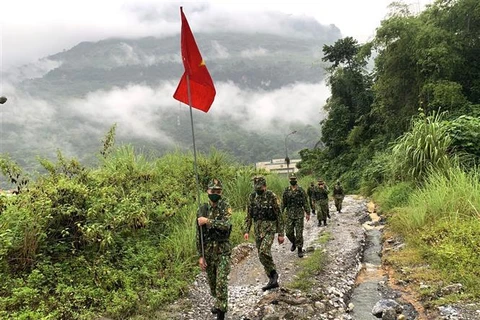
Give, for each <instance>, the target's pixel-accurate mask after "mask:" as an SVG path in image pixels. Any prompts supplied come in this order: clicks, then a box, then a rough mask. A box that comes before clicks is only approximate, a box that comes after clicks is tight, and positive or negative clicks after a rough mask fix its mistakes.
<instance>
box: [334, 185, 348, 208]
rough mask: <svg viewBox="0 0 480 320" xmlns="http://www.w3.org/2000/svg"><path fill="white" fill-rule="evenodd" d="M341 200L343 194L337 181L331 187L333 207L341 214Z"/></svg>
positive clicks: (343, 196)
mask: <svg viewBox="0 0 480 320" xmlns="http://www.w3.org/2000/svg"><path fill="white" fill-rule="evenodd" d="M343 198H345V192H344V191H343V187H342V186H341V185H340V181H337V184H336V185H335V186H334V187H333V199H334V201H335V207H336V208H337V211H338V212H339V213H340V212H342V202H343Z"/></svg>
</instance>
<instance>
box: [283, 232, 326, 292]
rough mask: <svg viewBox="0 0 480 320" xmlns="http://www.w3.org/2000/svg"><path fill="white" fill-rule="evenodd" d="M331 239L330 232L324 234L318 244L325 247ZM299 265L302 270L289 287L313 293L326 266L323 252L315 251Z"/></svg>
mask: <svg viewBox="0 0 480 320" xmlns="http://www.w3.org/2000/svg"><path fill="white" fill-rule="evenodd" d="M330 237H331V235H330V234H329V233H328V232H326V233H323V234H322V235H321V236H320V238H318V240H317V243H319V244H320V245H324V244H326V243H327V242H328V240H329V239H330ZM299 265H300V270H299V271H298V272H297V277H296V278H295V280H293V281H292V282H290V283H289V284H288V285H287V286H288V287H289V288H291V289H298V290H301V291H304V292H311V290H312V289H313V287H314V285H315V276H316V275H317V274H319V273H320V272H321V271H322V270H323V268H324V266H325V254H324V252H323V251H322V250H315V251H314V252H313V253H312V254H311V255H308V256H306V257H305V258H303V259H302V260H300V262H299Z"/></svg>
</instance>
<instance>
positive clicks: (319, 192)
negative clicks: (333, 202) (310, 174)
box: [312, 185, 328, 201]
mask: <svg viewBox="0 0 480 320" xmlns="http://www.w3.org/2000/svg"><path fill="white" fill-rule="evenodd" d="M312 200H313V201H320V200H328V187H327V186H326V185H325V188H324V189H321V188H320V187H319V186H315V187H313V192H312Z"/></svg>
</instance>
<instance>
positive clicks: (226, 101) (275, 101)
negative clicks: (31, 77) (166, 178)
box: [0, 82, 329, 154]
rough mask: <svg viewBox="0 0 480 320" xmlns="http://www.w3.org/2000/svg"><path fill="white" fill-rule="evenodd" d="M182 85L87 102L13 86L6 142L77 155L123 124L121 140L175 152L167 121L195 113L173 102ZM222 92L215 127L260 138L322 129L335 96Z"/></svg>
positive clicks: (4, 113)
mask: <svg viewBox="0 0 480 320" xmlns="http://www.w3.org/2000/svg"><path fill="white" fill-rule="evenodd" d="M176 85H177V83H174V82H164V83H162V84H161V85H159V86H158V87H149V86H144V85H138V84H135V85H133V84H132V85H129V86H127V87H123V88H114V89H112V90H107V91H103V90H100V91H95V92H91V93H89V94H87V95H86V96H85V97H84V98H76V99H68V100H66V101H61V102H47V101H45V100H42V99H38V98H33V97H31V96H29V95H28V94H26V93H24V92H20V91H18V90H15V88H14V87H12V86H10V85H8V84H7V85H6V92H7V93H8V95H7V96H8V97H9V101H8V102H7V104H5V105H3V107H2V110H1V114H0V116H1V117H2V134H6V131H4V130H10V132H9V134H7V135H5V136H4V138H5V137H6V139H7V140H9V141H10V142H9V143H12V139H14V140H15V141H17V142H19V145H22V144H23V145H31V146H34V147H35V148H38V149H40V150H43V151H46V150H52V151H53V150H56V149H57V148H58V149H60V150H65V149H66V150H67V151H68V152H69V153H70V154H74V153H75V152H78V148H77V147H76V146H75V144H76V143H78V141H83V140H84V139H90V140H91V139H92V138H93V137H95V140H98V141H100V140H101V137H102V136H103V135H104V134H105V132H106V131H107V130H108V128H109V127H110V126H111V125H113V124H114V123H117V135H118V137H119V138H128V139H132V138H133V139H145V140H149V141H155V142H156V143H158V144H159V145H165V146H174V145H175V141H176V140H178V137H175V136H174V135H172V133H171V132H165V131H163V130H162V127H161V123H162V121H165V119H163V118H164V117H165V115H171V114H172V112H173V113H177V112H178V113H179V114H183V115H185V114H187V113H188V112H189V109H188V106H186V105H183V104H180V103H179V102H178V101H176V100H174V99H173V98H172V93H173V92H174V91H175V88H176ZM216 89H217V96H216V99H215V102H214V104H213V105H212V108H211V109H210V111H209V113H208V115H207V116H208V117H212V118H213V119H214V121H223V120H224V119H225V118H228V119H230V120H233V121H235V122H236V123H237V124H238V125H240V126H242V127H243V128H244V129H246V130H251V131H257V132H258V131H262V132H278V130H279V129H280V128H282V127H283V126H285V125H287V124H290V123H292V122H293V123H301V124H310V125H314V126H317V125H318V123H319V122H320V121H321V120H322V119H323V117H324V116H325V114H324V111H323V105H324V104H325V100H326V98H327V97H328V95H329V92H328V88H326V86H325V84H324V83H318V84H306V83H296V84H292V85H289V86H286V87H284V88H280V89H277V90H274V91H268V92H267V91H262V90H260V91H255V90H242V89H241V88H239V87H238V86H236V85H234V84H233V83H230V82H220V83H216ZM195 112H197V113H198V112H200V111H197V110H195ZM200 113H201V112H200ZM202 114H203V113H202ZM168 119H171V118H168ZM169 121H171V120H169ZM7 128H9V129H7ZM9 137H10V138H9Z"/></svg>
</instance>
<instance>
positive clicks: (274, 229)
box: [243, 176, 285, 291]
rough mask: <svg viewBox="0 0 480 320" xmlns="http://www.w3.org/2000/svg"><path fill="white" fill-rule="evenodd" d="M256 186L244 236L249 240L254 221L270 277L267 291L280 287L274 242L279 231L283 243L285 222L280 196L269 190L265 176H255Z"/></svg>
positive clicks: (256, 238) (261, 259) (266, 269)
mask: <svg viewBox="0 0 480 320" xmlns="http://www.w3.org/2000/svg"><path fill="white" fill-rule="evenodd" d="M254 186H255V192H253V193H252V194H250V196H249V202H248V208H247V215H246V216H245V227H244V235H243V237H244V239H245V240H246V241H248V235H249V233H250V228H251V226H252V222H253V224H254V232H255V245H256V247H257V251H258V258H259V260H260V262H261V263H262V265H263V268H264V269H265V273H266V274H267V276H268V278H269V281H268V283H267V285H265V286H264V287H262V290H264V291H265V290H270V289H273V288H277V287H278V273H277V270H276V267H275V263H274V262H273V257H272V244H273V240H274V238H275V233H278V238H277V239H278V243H279V244H282V243H283V241H284V223H285V222H284V219H283V216H282V214H281V212H280V205H279V201H278V198H277V196H276V195H275V193H273V192H272V191H270V190H267V183H266V180H265V178H264V177H263V176H259V177H256V178H254Z"/></svg>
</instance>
